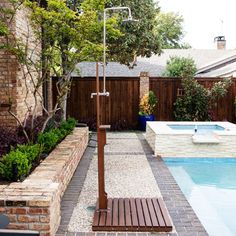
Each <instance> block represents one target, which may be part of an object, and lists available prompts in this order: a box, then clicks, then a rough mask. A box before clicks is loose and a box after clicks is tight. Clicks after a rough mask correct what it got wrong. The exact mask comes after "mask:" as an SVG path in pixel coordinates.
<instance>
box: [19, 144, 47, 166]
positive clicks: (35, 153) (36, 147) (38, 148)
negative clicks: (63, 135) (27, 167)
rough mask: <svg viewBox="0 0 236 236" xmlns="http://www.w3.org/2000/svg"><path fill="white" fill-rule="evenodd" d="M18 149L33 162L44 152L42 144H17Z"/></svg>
mask: <svg viewBox="0 0 236 236" xmlns="http://www.w3.org/2000/svg"><path fill="white" fill-rule="evenodd" d="M16 149H17V150H18V151H20V152H22V153H23V154H25V155H26V156H27V159H28V160H29V162H30V163H31V162H33V161H35V160H36V158H37V157H39V155H40V154H41V153H42V151H43V148H42V145H40V144H38V143H37V144H24V145H17V147H16Z"/></svg>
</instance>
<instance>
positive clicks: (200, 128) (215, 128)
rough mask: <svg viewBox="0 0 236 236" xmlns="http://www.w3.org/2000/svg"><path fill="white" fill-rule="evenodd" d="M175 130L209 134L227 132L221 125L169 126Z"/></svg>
mask: <svg viewBox="0 0 236 236" xmlns="http://www.w3.org/2000/svg"><path fill="white" fill-rule="evenodd" d="M168 126H169V127H170V128H171V129H173V130H191V131H194V132H195V133H198V132H201V133H209V132H213V131H219V130H225V128H223V127H222V126H220V125H183V124H182V125H177V124H176V125H168Z"/></svg>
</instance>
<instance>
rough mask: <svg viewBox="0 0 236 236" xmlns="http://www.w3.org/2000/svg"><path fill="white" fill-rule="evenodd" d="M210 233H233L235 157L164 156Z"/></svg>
mask: <svg viewBox="0 0 236 236" xmlns="http://www.w3.org/2000/svg"><path fill="white" fill-rule="evenodd" d="M164 161H165V163H166V165H167V166H168V168H169V169H170V171H171V173H172V175H173V176H174V178H175V180H176V182H177V183H178V185H179V186H180V188H181V190H182V192H183V193H184V195H185V197H186V198H187V199H188V201H189V203H190V205H191V206H192V208H193V209H194V211H195V213H196V214H197V216H198V218H199V219H200V221H201V222H202V224H203V225H204V227H205V229H206V230H207V232H208V234H209V235H211V236H233V235H235V236H236V159H232V158H220V159H218V158H203V159H202V158H165V159H164Z"/></svg>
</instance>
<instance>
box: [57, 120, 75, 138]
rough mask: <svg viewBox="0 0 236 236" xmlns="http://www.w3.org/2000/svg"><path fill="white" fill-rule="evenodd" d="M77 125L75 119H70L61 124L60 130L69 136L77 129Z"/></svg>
mask: <svg viewBox="0 0 236 236" xmlns="http://www.w3.org/2000/svg"><path fill="white" fill-rule="evenodd" d="M76 123H77V121H76V120H75V119H74V118H69V119H68V120H66V121H62V122H61V124H60V126H59V129H60V130H61V132H62V133H64V134H65V135H68V134H70V133H71V132H72V131H73V129H74V128H75V126H76Z"/></svg>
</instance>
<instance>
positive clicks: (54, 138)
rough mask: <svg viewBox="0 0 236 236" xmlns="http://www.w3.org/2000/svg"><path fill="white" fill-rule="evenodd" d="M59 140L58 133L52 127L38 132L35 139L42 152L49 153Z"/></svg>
mask: <svg viewBox="0 0 236 236" xmlns="http://www.w3.org/2000/svg"><path fill="white" fill-rule="evenodd" d="M59 140H60V139H59V135H58V134H57V132H56V131H55V129H53V130H51V131H49V132H46V133H40V134H39V135H38V140H37V141H38V143H39V144H41V145H42V146H43V152H45V153H49V152H50V151H51V150H52V149H53V148H54V147H55V146H56V144H57V143H58V142H59Z"/></svg>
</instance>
